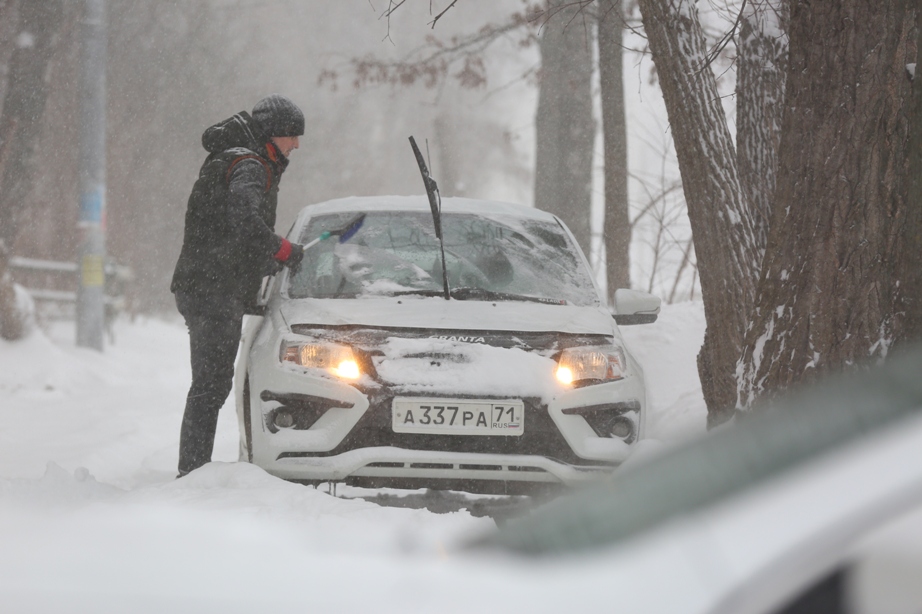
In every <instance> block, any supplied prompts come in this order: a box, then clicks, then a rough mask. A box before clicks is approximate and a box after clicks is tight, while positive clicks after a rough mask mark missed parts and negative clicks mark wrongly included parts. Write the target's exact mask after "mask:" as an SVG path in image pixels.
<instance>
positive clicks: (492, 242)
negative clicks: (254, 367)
mask: <svg viewBox="0 0 922 614" xmlns="http://www.w3.org/2000/svg"><path fill="white" fill-rule="evenodd" d="M354 217H355V213H337V214H328V215H320V216H316V217H313V218H311V219H310V221H309V223H308V224H307V226H306V227H305V228H304V230H303V231H302V233H301V236H300V242H301V243H302V244H304V243H308V242H309V241H311V240H313V239H316V238H317V237H319V236H321V234H322V233H324V232H329V231H334V230H337V229H340V228H342V227H343V226H345V225H347V224H348V223H349V221H350V220H351V219H353V218H354ZM442 227H443V233H444V237H445V268H446V270H447V273H448V282H449V286H450V287H451V289H452V296H453V298H456V299H459V300H488V301H498V300H525V301H528V300H537V301H539V302H548V303H556V304H564V303H566V304H574V305H583V306H585V305H595V304H598V297H597V295H596V291H595V288H594V286H593V284H592V281H591V279H590V277H589V273H588V271H587V270H586V267H585V266H584V264H583V261H582V259H581V258H580V257H579V256H578V253H577V251H576V248H575V246H574V245H573V243H572V241H571V240H570V239H569V238H568V236H567V235H566V233H565V232H564V230H563V229H562V228H561V227H560V226H559V225H558V224H556V223H554V222H545V221H540V220H531V219H522V218H518V217H515V216H511V215H500V214H497V215H490V216H489V217H485V216H482V215H474V214H468V213H443V214H442ZM288 294H289V296H291V297H292V298H358V297H375V296H401V295H414V294H416V295H422V296H441V295H442V294H443V284H442V262H441V258H440V253H439V241H438V239H437V238H436V236H435V231H434V229H433V223H432V217H431V216H430V214H429V213H428V212H422V211H387V212H372V213H368V215H367V216H366V217H365V221H364V224H363V225H362V227H361V228H360V229H359V231H358V232H357V233H356V234H355V235H354V236H353V237H351V238H350V239H349V240H348V241H346V242H345V243H339V241H338V240H337V238H336V236H335V235H334V236H333V237H331V238H329V239H327V240H325V241H321V242H320V243H318V244H316V245H314V246H313V247H310V248H309V249H308V250H307V251H306V252H305V254H304V261H303V262H302V265H301V269H300V271H299V272H298V274H297V275H295V276H294V278H293V279H292V280H291V282H290V285H289V288H288Z"/></svg>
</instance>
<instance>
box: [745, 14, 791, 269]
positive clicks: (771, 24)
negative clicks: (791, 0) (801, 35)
mask: <svg viewBox="0 0 922 614" xmlns="http://www.w3.org/2000/svg"><path fill="white" fill-rule="evenodd" d="M786 9H787V0H765V1H764V2H761V3H758V2H750V3H748V4H747V5H746V7H745V11H744V13H743V15H742V19H741V20H740V28H739V36H738V39H737V62H736V63H737V67H738V68H737V81H736V84H737V85H736V151H737V159H738V161H739V169H740V179H741V180H742V182H743V187H744V188H745V189H746V192H747V194H748V195H749V198H750V201H751V203H752V217H753V229H754V232H755V235H756V240H757V241H758V243H759V245H760V246H762V247H764V246H765V243H766V241H767V240H768V227H769V220H770V217H771V202H772V197H773V196H774V193H775V176H776V172H777V168H778V146H779V143H780V141H781V116H782V112H783V111H784V84H785V68H786V67H785V62H786V61H787V53H788V40H787V34H786V33H785V32H786V27H785V24H786V21H787V19H786V15H785V14H784V13H783V11H786ZM760 261H761V258H760Z"/></svg>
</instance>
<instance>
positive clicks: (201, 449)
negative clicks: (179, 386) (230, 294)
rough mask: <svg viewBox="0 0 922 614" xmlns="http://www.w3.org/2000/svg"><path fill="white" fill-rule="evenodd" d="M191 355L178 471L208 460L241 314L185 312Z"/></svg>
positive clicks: (230, 380)
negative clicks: (230, 315) (233, 315)
mask: <svg viewBox="0 0 922 614" xmlns="http://www.w3.org/2000/svg"><path fill="white" fill-rule="evenodd" d="M185 319H186V326H187V327H188V328H189V345H190V349H191V354H192V386H191V387H190V388H189V394H188V396H187V397H186V411H185V413H184V414H183V418H182V428H181V430H180V434H179V474H180V475H185V474H186V473H189V472H190V471H192V470H194V469H198V468H199V467H201V466H202V465H204V464H205V463H208V462H210V461H211V453H212V451H213V450H214V438H215V430H216V429H217V426H218V411H219V410H220V409H221V406H222V405H224V401H226V400H227V395H228V394H230V391H231V387H232V386H233V382H234V359H235V357H236V356H237V347H238V346H239V345H240V326H241V323H242V321H243V318H242V317H222V316H217V317H216V316H210V315H198V314H196V315H185Z"/></svg>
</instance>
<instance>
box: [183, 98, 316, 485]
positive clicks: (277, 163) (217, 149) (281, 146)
mask: <svg viewBox="0 0 922 614" xmlns="http://www.w3.org/2000/svg"><path fill="white" fill-rule="evenodd" d="M303 134H304V114H303V113H302V112H301V109H299V108H298V106H297V105H295V103H293V102H292V101H291V100H289V99H288V98H285V97H284V96H280V95H278V94H273V95H271V96H268V97H266V98H263V99H262V100H260V101H259V102H258V103H256V106H255V107H253V113H252V116H251V115H249V114H248V113H246V112H245V111H244V112H241V113H238V114H236V115H234V116H233V117H231V118H230V119H227V120H225V121H223V122H221V123H219V124H216V125H214V126H212V127H210V128H208V129H207V130H206V131H205V133H204V134H203V135H202V145H203V146H204V147H205V149H206V150H207V151H208V152H209V155H208V157H207V158H206V159H205V163H204V164H203V165H202V169H201V171H200V172H199V177H198V180H197V181H196V182H195V186H194V187H193V188H192V195H191V196H189V203H188V208H187V210H186V226H185V233H184V236H183V245H182V251H181V252H180V255H179V260H178V261H177V262H176V269H175V271H174V273H173V281H172V284H171V285H170V289H171V290H172V292H173V294H174V295H175V297H176V306H177V307H178V308H179V312H180V313H181V314H182V315H183V317H184V318H185V320H186V326H188V328H189V342H190V346H191V353H192V386H191V387H190V388H189V394H188V396H187V398H186V409H185V413H184V415H183V420H182V428H181V431H180V437H179V476H178V477H182V476H184V475H185V474H187V473H189V472H190V471H193V470H194V469H197V468H198V467H201V466H202V465H204V464H205V463H208V462H210V461H211V453H212V450H213V448H214V437H215V429H216V427H217V422H218V411H219V410H220V409H221V406H222V405H223V404H224V401H225V400H226V399H227V395H228V394H229V393H230V390H231V386H232V383H233V376H234V358H235V357H236V355H237V346H238V345H239V343H240V328H241V323H242V320H243V315H244V314H246V313H254V312H255V309H256V300H257V294H258V292H259V288H260V285H261V282H262V278H263V277H264V276H266V275H273V274H275V273H277V272H278V271H279V270H281V268H282V267H283V266H288V267H297V266H298V265H299V264H300V262H301V259H302V258H303V256H304V250H303V249H302V247H301V246H300V245H297V244H292V243H290V242H289V241H288V240H286V239H285V238H283V237H281V236H279V235H277V234H275V230H274V228H275V209H276V205H277V203H278V189H279V180H280V179H281V176H282V173H283V172H284V170H285V167H286V166H288V156H289V154H291V152H292V151H293V150H295V149H297V148H298V137H300V136H301V135H303Z"/></svg>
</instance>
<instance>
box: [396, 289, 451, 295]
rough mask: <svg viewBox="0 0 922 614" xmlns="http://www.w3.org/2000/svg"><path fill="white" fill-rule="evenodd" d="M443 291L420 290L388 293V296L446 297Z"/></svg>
mask: <svg viewBox="0 0 922 614" xmlns="http://www.w3.org/2000/svg"><path fill="white" fill-rule="evenodd" d="M444 294H445V293H444V292H443V291H442V290H426V289H423V288H420V289H419V290H400V291H399V292H388V293H387V296H409V295H415V296H444Z"/></svg>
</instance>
